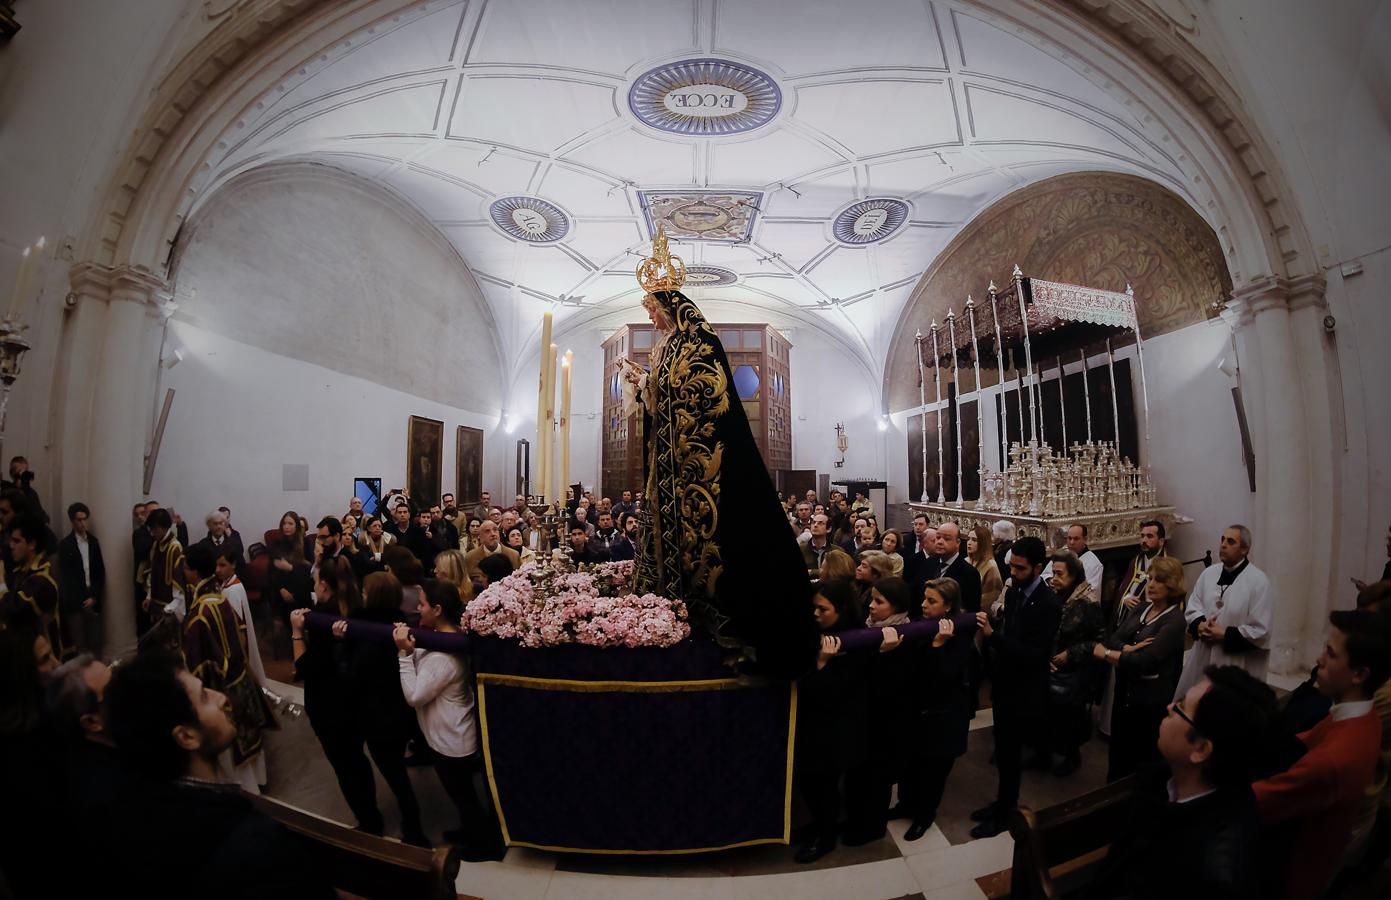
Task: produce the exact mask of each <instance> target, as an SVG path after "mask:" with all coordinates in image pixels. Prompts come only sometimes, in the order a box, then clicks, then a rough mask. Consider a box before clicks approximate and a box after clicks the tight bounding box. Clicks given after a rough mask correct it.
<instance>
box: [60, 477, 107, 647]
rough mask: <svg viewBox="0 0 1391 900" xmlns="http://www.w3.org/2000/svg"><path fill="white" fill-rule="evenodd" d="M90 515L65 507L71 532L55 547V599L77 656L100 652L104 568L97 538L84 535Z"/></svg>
mask: <svg viewBox="0 0 1391 900" xmlns="http://www.w3.org/2000/svg"><path fill="white" fill-rule="evenodd" d="M91 515H92V511H91V510H89V509H88V508H87V505H86V504H85V503H74V504H72V505H71V506H69V507H68V521H69V522H70V523H72V531H70V532H68V536H67V537H65V538H63V540H62V541H60V542H59V544H58V597H59V610H60V611H61V612H62V616H63V628H64V630H65V631H66V632H67V639H68V646H70V647H75V648H76V649H77V651H78V652H79V653H92V654H96V653H98V652H99V651H100V649H101V619H100V614H101V600H102V596H103V595H104V594H105V593H106V564H105V563H104V562H103V561H102V558H101V544H99V543H98V542H97V536H96V535H94V534H89V533H88V532H87V526H88V524H89V521H90V519H91Z"/></svg>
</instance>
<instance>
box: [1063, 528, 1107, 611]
mask: <svg viewBox="0 0 1391 900" xmlns="http://www.w3.org/2000/svg"><path fill="white" fill-rule="evenodd" d="M1089 536H1090V532H1089V529H1088V528H1087V526H1085V525H1081V524H1075V525H1069V526H1067V549H1069V550H1071V551H1072V552H1073V553H1076V554H1077V558H1078V559H1079V560H1081V561H1082V571H1083V572H1085V573H1086V575H1087V584H1090V585H1091V586H1092V596H1093V597H1096V598H1097V599H1100V598H1101V580H1102V578H1103V577H1104V576H1105V574H1106V567H1105V566H1104V565H1102V564H1101V557H1099V556H1097V555H1096V553H1095V552H1094V551H1093V550H1092V549H1091V548H1090V547H1088V546H1087V538H1088V537H1089Z"/></svg>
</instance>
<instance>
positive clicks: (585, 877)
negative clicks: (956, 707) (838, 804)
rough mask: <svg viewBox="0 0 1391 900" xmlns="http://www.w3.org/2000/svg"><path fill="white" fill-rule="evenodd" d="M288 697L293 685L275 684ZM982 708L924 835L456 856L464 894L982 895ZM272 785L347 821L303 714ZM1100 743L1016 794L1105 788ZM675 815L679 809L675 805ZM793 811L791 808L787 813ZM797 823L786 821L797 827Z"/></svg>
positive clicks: (442, 817)
mask: <svg viewBox="0 0 1391 900" xmlns="http://www.w3.org/2000/svg"><path fill="white" fill-rule="evenodd" d="M275 690H276V691H277V692H280V693H282V694H284V695H286V696H288V697H291V698H295V697H298V696H299V691H298V689H297V688H294V687H290V686H287V685H276V686H275ZM990 725H991V722H990V715H989V712H988V711H987V712H985V713H984V714H982V715H981V716H980V717H978V720H977V721H976V723H975V725H974V728H973V731H972V733H971V738H970V748H969V750H968V752H967V754H966V755H965V756H963V757H962V758H961V759H959V760H958V761H957V763H956V766H955V768H954V769H953V771H952V775H951V780H950V782H949V784H948V787H947V793H946V796H945V798H944V799H943V803H942V808H941V811H940V813H939V815H938V818H937V823H936V824H935V825H934V826H933V827H932V829H931V830H930V831H929V832H928V833H927V835H926V836H924V837H923V838H922V839H921V840H918V841H915V842H912V843H909V842H907V841H904V840H903V832H904V830H905V829H906V827H907V825H908V823H907V822H904V821H899V822H894V823H891V824H890V827H889V832H890V834H889V837H887V838H885V839H884V840H880V841H875V842H873V843H871V844H868V845H866V846H863V847H854V848H851V847H840V848H837V849H836V850H835V851H834V852H833V853H831V854H830V855H828V856H826V857H825V858H824V859H822V860H820V861H818V862H817V863H815V864H813V865H810V866H800V865H797V864H796V863H795V862H793V861H792V853H793V848H791V847H783V846H761V847H746V848H741V849H737V850H729V851H725V852H722V853H711V854H702V855H699V856H675V857H627V858H625V857H613V856H583V855H573V854H557V853H546V852H542V851H536V850H529V849H527V848H522V847H514V848H512V849H511V850H509V851H508V854H507V858H506V859H505V860H504V861H503V862H500V863H464V864H463V865H462V866H461V868H460V872H459V880H458V890H459V893H460V894H463V895H469V896H474V897H483V898H486V900H513V898H516V900H572V898H574V900H584V898H589V897H593V898H603V900H625V898H630V897H631V898H644V900H646V898H652V897H662V898H675V900H682V898H692V900H697V898H698V900H726V898H728V900H736V898H744V897H748V898H751V900H752V898H757V900H767V898H768V897H770V896H780V897H786V898H808V900H819V898H837V900H839V898H845V897H854V898H856V900H896V898H915V897H925V898H938V900H948V898H952V900H957V898H962V900H964V898H970V900H978V898H981V897H983V896H984V894H983V893H982V892H981V890H980V888H979V887H977V885H976V883H975V879H976V878H978V877H981V876H983V875H989V874H991V873H993V872H998V871H1000V870H1002V869H1005V868H1008V867H1009V864H1010V857H1011V854H1012V852H1013V843H1012V841H1011V840H1010V838H1009V835H1008V834H1002V835H999V836H997V837H994V838H991V839H989V840H984V841H972V840H971V839H970V837H969V835H968V832H969V831H970V829H971V825H972V823H971V821H970V819H969V812H970V810H972V809H975V808H976V807H979V806H983V805H984V804H986V803H987V802H989V801H990V800H992V799H993V798H994V793H995V786H996V785H995V769H994V767H993V766H991V765H990V764H989V761H988V760H989V757H990V752H991V740H990ZM268 752H269V759H268V760H267V767H268V770H269V776H270V785H269V789H268V793H269V794H271V795H273V796H275V797H278V798H280V799H283V800H285V801H286V802H288V803H292V804H294V805H295V806H298V807H300V808H303V809H306V810H309V811H311V812H314V813H317V814H319V815H322V816H326V817H328V818H330V819H334V820H336V821H339V822H345V823H348V824H352V823H353V818H352V815H351V814H350V813H349V811H348V808H347V804H346V803H345V802H344V801H343V797H342V795H341V794H340V793H339V791H338V785H337V782H336V781H335V780H334V777H333V772H332V770H331V769H330V768H329V765H328V763H327V761H326V760H325V759H324V757H323V753H322V751H321V750H320V748H319V745H318V742H317V741H316V740H315V738H314V734H313V732H312V730H311V729H310V727H309V721H308V719H305V718H299V719H284V718H283V717H282V730H281V731H279V732H274V733H272V734H271V735H270V737H269V740H268ZM1105 770H1106V746H1105V744H1104V743H1102V742H1100V741H1098V740H1094V741H1092V742H1090V743H1089V744H1087V745H1086V746H1085V747H1084V748H1083V765H1082V768H1081V769H1079V770H1078V771H1077V772H1076V773H1074V774H1073V775H1072V776H1070V777H1068V778H1066V779H1059V778H1056V777H1054V776H1053V775H1052V774H1050V773H1047V772H1027V773H1025V776H1024V787H1023V801H1024V802H1025V803H1027V804H1029V805H1031V806H1047V805H1050V804H1053V803H1057V802H1059V801H1061V800H1064V799H1067V798H1069V797H1073V796H1076V795H1077V794H1080V793H1083V792H1085V791H1088V790H1092V789H1094V788H1096V787H1099V786H1101V784H1102V783H1103V781H1104V777H1105ZM411 779H412V781H413V783H414V784H415V788H416V794H417V796H418V797H419V798H420V803H421V808H422V814H423V818H424V822H425V830H426V832H427V833H429V834H431V835H433V836H436V837H437V836H438V835H439V833H440V831H441V830H443V829H445V828H452V827H454V825H455V819H454V812H453V808H452V805H451V804H450V803H449V801H448V799H447V798H446V797H445V795H444V791H443V789H442V788H441V787H440V785H439V782H438V780H437V779H436V777H435V774H434V771H433V770H432V769H430V768H429V767H423V768H414V769H412V770H411ZM377 797H378V802H379V803H380V804H381V808H382V812H383V814H384V815H385V817H386V822H387V833H388V834H393V833H394V829H395V828H396V827H397V824H398V816H399V813H398V812H397V809H396V805H395V801H394V799H393V798H392V796H391V793H390V791H389V790H387V788H386V785H385V783H384V782H382V781H381V778H380V776H378V785H377ZM673 813H675V811H673ZM795 816H797V811H796V807H795V806H794V817H795ZM795 824H797V822H796V819H795V818H794V825H795Z"/></svg>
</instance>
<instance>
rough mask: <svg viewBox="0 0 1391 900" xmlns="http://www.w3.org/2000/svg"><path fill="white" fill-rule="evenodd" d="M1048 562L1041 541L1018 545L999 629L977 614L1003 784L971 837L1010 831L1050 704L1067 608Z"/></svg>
mask: <svg viewBox="0 0 1391 900" xmlns="http://www.w3.org/2000/svg"><path fill="white" fill-rule="evenodd" d="M1047 558H1048V552H1047V550H1046V549H1045V548H1044V546H1043V541H1041V540H1039V539H1038V538H1036V537H1023V538H1020V539H1019V540H1017V541H1015V543H1014V547H1013V552H1012V553H1011V555H1010V561H1009V575H1010V581H1009V587H1008V588H1007V590H1006V591H1005V608H1004V615H1003V616H1002V620H1001V622H1000V627H999V629H995V628H993V627H992V626H991V624H990V616H989V615H988V614H987V613H986V612H985V611H979V612H977V613H976V624H977V625H978V626H979V627H980V630H981V634H983V635H984V636H985V650H986V652H987V653H989V654H990V656H991V669H990V671H991V673H992V678H993V685H994V688H993V690H994V702H995V761H996V763H997V764H998V766H999V770H1000V786H999V792H998V793H997V795H996V798H995V802H994V803H991V804H990V805H988V806H984V807H981V808H980V809H978V810H976V811H975V812H973V813H971V818H972V820H974V821H976V822H979V823H980V824H978V825H976V827H974V828H972V829H971V837H973V838H988V837H994V836H995V835H997V834H1000V833H1001V832H1003V831H1005V830H1006V829H1007V828H1008V826H1007V825H1006V824H1005V818H1006V817H1007V816H1008V815H1009V813H1010V811H1011V810H1013V809H1014V808H1015V807H1016V806H1017V805H1018V804H1019V780H1020V771H1021V769H1022V765H1023V753H1024V741H1025V738H1026V737H1027V736H1029V735H1032V734H1036V733H1037V729H1038V727H1039V726H1040V720H1041V718H1042V714H1043V709H1044V704H1045V703H1046V702H1047V700H1048V662H1049V660H1050V658H1051V657H1052V655H1053V641H1054V639H1055V638H1056V637H1057V634H1058V625H1059V624H1060V623H1061V622H1062V616H1063V606H1062V602H1061V601H1060V600H1058V596H1057V595H1056V594H1054V593H1053V591H1052V589H1051V588H1049V587H1048V585H1047V584H1046V583H1045V582H1044V580H1043V567H1044V564H1045V561H1046V560H1047ZM977 603H979V595H977Z"/></svg>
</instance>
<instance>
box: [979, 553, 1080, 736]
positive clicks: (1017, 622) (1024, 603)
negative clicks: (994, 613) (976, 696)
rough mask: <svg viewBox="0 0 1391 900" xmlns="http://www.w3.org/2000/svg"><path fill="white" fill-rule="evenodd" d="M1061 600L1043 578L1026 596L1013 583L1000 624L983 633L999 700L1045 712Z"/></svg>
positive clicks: (1018, 706)
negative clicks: (1049, 666) (986, 635)
mask: <svg viewBox="0 0 1391 900" xmlns="http://www.w3.org/2000/svg"><path fill="white" fill-rule="evenodd" d="M1062 613H1063V608H1062V601H1060V600H1059V599H1058V595H1057V594H1054V593H1053V589H1052V588H1050V587H1049V586H1048V583H1047V582H1045V581H1042V580H1040V581H1039V584H1038V587H1036V588H1034V592H1033V594H1032V595H1030V596H1029V597H1028V598H1027V599H1026V598H1025V596H1024V591H1023V590H1022V589H1021V588H1019V587H1016V586H1014V585H1010V587H1009V590H1007V591H1006V592H1005V608H1004V614H1003V617H1002V621H1001V623H1000V627H999V628H998V629H996V630H995V632H994V633H993V634H991V635H990V636H989V637H987V638H986V639H985V647H986V651H987V652H988V653H989V654H990V665H991V669H990V671H991V673H992V678H993V681H994V688H993V690H994V698H995V705H996V706H997V707H1001V706H1014V707H1015V708H1016V709H1023V710H1026V711H1028V712H1033V713H1042V711H1043V707H1044V703H1045V702H1046V700H1047V698H1048V662H1049V660H1051V659H1052V658H1053V641H1054V639H1055V638H1056V637H1057V634H1058V623H1059V622H1060V621H1061V620H1062Z"/></svg>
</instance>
